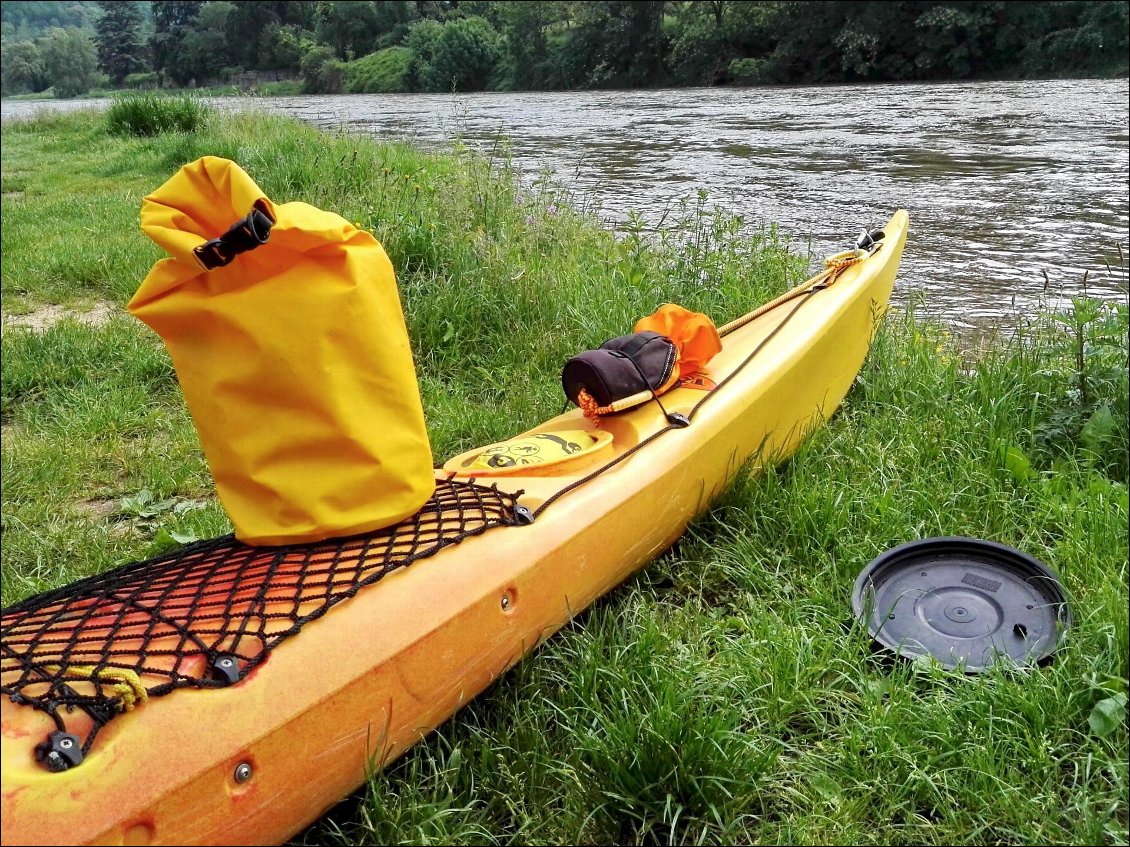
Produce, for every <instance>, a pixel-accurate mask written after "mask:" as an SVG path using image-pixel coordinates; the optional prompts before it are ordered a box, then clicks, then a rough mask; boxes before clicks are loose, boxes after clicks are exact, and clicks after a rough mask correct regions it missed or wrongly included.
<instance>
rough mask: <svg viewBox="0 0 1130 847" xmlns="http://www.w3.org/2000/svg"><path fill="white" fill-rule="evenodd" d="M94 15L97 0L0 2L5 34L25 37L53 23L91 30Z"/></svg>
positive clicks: (38, 32)
mask: <svg viewBox="0 0 1130 847" xmlns="http://www.w3.org/2000/svg"><path fill="white" fill-rule="evenodd" d="M97 18H98V4H97V3H96V2H94V0H86V2H84V0H4V2H3V3H0V21H3V24H4V35H5V37H11V38H16V39H19V40H25V41H30V40H32V39H34V38H36V37H39V36H42V35H43V34H45V33H46V32H47V30H49V29H53V28H56V27H59V28H63V27H68V26H74V27H78V28H79V29H90V30H92V29H94V21H95V20H96V19H97Z"/></svg>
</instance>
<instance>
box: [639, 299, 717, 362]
mask: <svg viewBox="0 0 1130 847" xmlns="http://www.w3.org/2000/svg"><path fill="white" fill-rule="evenodd" d="M649 330H650V331H652V332H658V333H659V334H660V335H666V336H667V337H668V338H670V339H671V341H672V342H673V343H674V345H675V347H676V348H677V349H678V351H679V358H678V361H677V364H676V368H677V373H678V377H677V378H678V379H682V378H683V377H686V376H690V375H691V374H693V373H696V372H698V371H699V370H701V369H702V368H703V367H704V366H705V365H706V363H707V362H709V361H710V360H711V359H713V358H714V356H715V355H716V354H717V353H718V352H719V351H721V349H722V339H721V338H719V337H718V329H717V328H716V327H715V326H714V321H712V320H710V318H708V317H707V316H706V315H704V314H702V313H701V312H692V311H690V310H689V309H684V308H683V307H682V306H677V305H675V304H674V303H667V304H665V305H663V306H660V307H659V308H658V309H657V310H656V311H655V312H654V313H653V314H651V315H648V316H647V317H646V318H641V319H640V320H639V321H638V322H637V323H636V328H635V331H636V332H646V331H649Z"/></svg>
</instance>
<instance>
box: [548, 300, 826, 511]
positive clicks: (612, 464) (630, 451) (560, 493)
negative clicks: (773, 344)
mask: <svg viewBox="0 0 1130 847" xmlns="http://www.w3.org/2000/svg"><path fill="white" fill-rule="evenodd" d="M825 287H826V286H815V287H813V288H810V289H808V290H807V291H805V292H803V293H802V294H801V295H800V297H799V298H797V304H796V305H795V306H793V308H792V311H790V312H789V313H788V314H787V315H785V317H784V318H783V319H782V320H781V322H780V323H779V324H777V325H776V326H775V327H773V330H772V331H771V332H770V333H769V334H768V335H766V336H765V337H764V338H763V339H761V343H760V344H758V345H757V346H756V347H754V348H753V350H751V351H750V353H749V355H748V356H746V357H745V359H743V360H742V361H741V362H740V363H739V364H738V366H737V367H736V368H734V370H733V371H731V373H730V374H729V376H727V377H726V378H725V379H723V380H722V381H721V382H719V383H718V384H717V385H716V386H715V387H714V390H713V391H711V392H709V393H708V394H707V395H706V396H705V397H703V398H702V399H701V400H699V401H698V402H697V403H695V404H694V407H693V408H692V409H691V410H690V413H689V414H688V415H687V418H688V419H689V420H693V419H694V416H695V413H696V412H698V410H699V408H701V406H702V404H703V403H705V402H706V401H707V400H709V399H710V398H711V397H713V396H714V394H715V393H716V392H717V390H718V389H719V388H721V387H722V386H723V385H725V384H726V383H728V382H729V381H730V380H731V379H733V378H734V377H735V376H737V375H738V373H739V372H740V371H741V370H742V369H743V368H745V367H746V366H747V365H748V364H749V363H750V362H752V361H753V358H754V356H756V355H757V354H758V353H760V352H761V350H762V349H763V348H764V347H765V345H766V344H768V343H769V342H770V341H772V340H773V338H774V337H775V336H776V335H777V333H778V332H780V331H781V330H782V329H783V328H784V327H785V324H787V323H788V322H789V321H791V320H792V319H793V317H794V316H795V315H796V313H797V312H799V311H800V307H801V306H803V305H804V304H805V303H807V302H808V298H809V297H811V296H812V295H813V294H815V293H816V292H817V291H823V290H824V288H825ZM655 399H656V400H658V399H659V398H658V397H656V398H655ZM660 408H663V405H662V403H661V404H660ZM672 429H683V427H681V426H678V425H676V424H671V423H668V424H667V426H665V427H663V429H660V430H656V431H655V432H653V433H652V434H651V435H649V436H648V437H647V438H645V439H643V441H640V442H639V443H638V444H636V445H635V446H633V447H630V448H628V449H627V450H625V451H624V452H623V453H621V454H620V455H619V456H617V457H616V458H615V459H613V460H612V461H611V462H609V463H608V464H607V465H601V466H600V467H599V468H597V469H596V470H595V471H593V472H592V473H590V474H588V475H587V476H583V477H581V478H580V479H578V480H577V481H576V482H573V483H570V484H569V485H566V486H565V487H564V488H562V489H561V490H560V491H558V492H556V493H554V494H552V495H551V496H550V497H548V498H546V501H545V502H544V503H542V504H541V505H540V506H538V507H537V508H536V509H534V511H533V513H532V514H533V517H534V518H537V517H538V515H540V514H541V513H542V512H544V511H545V510H546V508H547V507H548V506H549V505H550V504H551V503H553V502H555V501H556V500H558V499H560V498H561V497H564V496H565V495H566V494H568V493H569V492H571V491H573V490H574V489H576V488H580V487H581V486H582V485H584V484H585V483H587V482H589V481H591V480H593V479H595V478H596V477H598V476H600V475H601V474H602V473H604V472H605V471H607V470H609V469H610V468H614V467H616V465H618V464H620V463H621V462H622V461H624V460H625V459H627V458H628V457H629V456H631V455H632V454H634V453H635V452H636V451H637V450H640V449H641V448H643V447H645V446H647V445H648V444H650V443H651V442H652V441H654V440H655V439H657V438H658V437H659V436H661V435H663V434H664V433H665V432H669V431H670V430H672Z"/></svg>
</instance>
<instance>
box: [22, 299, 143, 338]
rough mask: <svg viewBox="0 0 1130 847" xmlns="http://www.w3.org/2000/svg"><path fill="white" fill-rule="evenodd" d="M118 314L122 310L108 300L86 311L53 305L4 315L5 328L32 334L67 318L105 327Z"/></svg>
mask: <svg viewBox="0 0 1130 847" xmlns="http://www.w3.org/2000/svg"><path fill="white" fill-rule="evenodd" d="M117 314H121V309H119V308H118V307H117V306H115V305H114V304H113V303H110V302H109V301H107V300H99V301H97V302H96V303H95V304H94V305H93V306H91V307H90V308H89V309H86V310H82V309H71V308H67V307H66V306H56V305H51V306H44V307H43V308H42V309H36V310H35V311H34V312H28V313H27V314H26V315H4V328H5V329H7V328H8V327H10V326H22V327H26V328H28V329H30V330H31V331H32V332H43V331H44V330H46V329H50V328H51V327H53V326H55V324H57V323H59V321H62V320H66V319H67V318H70V319H71V320H75V321H78V322H79V323H80V324H86V325H87V326H105V325H106V324H107V323H108V322H109V321H110V318H112V317H114V315H117Z"/></svg>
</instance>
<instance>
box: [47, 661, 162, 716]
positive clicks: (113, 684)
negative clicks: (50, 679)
mask: <svg viewBox="0 0 1130 847" xmlns="http://www.w3.org/2000/svg"><path fill="white" fill-rule="evenodd" d="M43 670H44V671H46V672H47V673H49V674H53V675H55V676H59V677H61V678H62V679H64V680H66V681H68V682H90V683H93V684H94V685H98V686H101V687H102V688H104V689H106V690H108V691H109V693H110V694H112V695H113V696H114V698H115V699H116V700H117V701H118V711H121V712H128V711H130V710H132V709H133V708H134V707H135V706H137V705H138V704H139V703H144V702H145V701H146V700H148V699H149V692H148V691H146V689H145V686H144V685H143V684H142V682H141V677H139V676H138V675H137V673H136V672H135V671H132V670H130V669H129V668H102V669H101V670H99V669H98V668H97V667H95V666H94V665H71V666H69V667H67V668H65V669H64V668H63V666H62V665H44V666H43Z"/></svg>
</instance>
